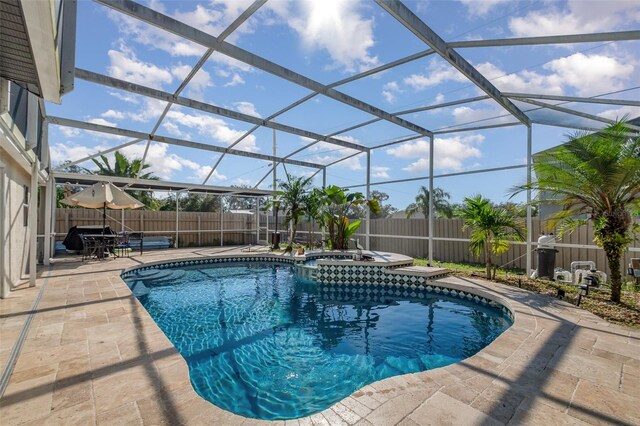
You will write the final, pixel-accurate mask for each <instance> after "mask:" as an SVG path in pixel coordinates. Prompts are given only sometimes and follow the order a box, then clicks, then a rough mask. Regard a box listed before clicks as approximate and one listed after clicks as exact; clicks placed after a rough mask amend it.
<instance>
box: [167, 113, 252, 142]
mask: <svg viewBox="0 0 640 426" xmlns="http://www.w3.org/2000/svg"><path fill="white" fill-rule="evenodd" d="M166 120H167V123H171V124H172V125H173V126H174V127H173V128H172V129H171V124H170V125H169V126H170V129H171V130H173V131H175V130H180V128H188V129H195V130H196V131H197V132H198V134H199V135H201V136H204V137H206V138H211V139H213V140H214V141H217V142H220V143H222V144H224V145H230V144H232V143H233V142H235V141H236V140H237V139H238V138H240V137H241V136H242V135H244V134H245V132H244V131H242V130H235V129H232V128H231V127H230V126H229V124H228V123H227V122H226V121H224V120H222V119H221V118H217V117H215V116H212V115H208V114H186V113H184V112H182V110H181V109H178V108H175V109H171V110H170V111H169V112H168V113H167V116H166ZM174 134H175V133H174ZM235 148H237V149H242V150H245V151H251V152H256V151H259V150H260V149H259V148H258V146H257V145H256V137H255V135H249V136H247V137H246V138H244V139H243V140H242V142H240V143H239V144H238V145H236V146H235Z"/></svg>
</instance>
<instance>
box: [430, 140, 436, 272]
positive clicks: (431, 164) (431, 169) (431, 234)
mask: <svg viewBox="0 0 640 426" xmlns="http://www.w3.org/2000/svg"><path fill="white" fill-rule="evenodd" d="M434 143H435V142H434V139H433V136H430V137H429V229H428V231H429V265H430V266H433V151H434Z"/></svg>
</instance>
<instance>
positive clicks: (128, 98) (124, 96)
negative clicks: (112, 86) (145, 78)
mask: <svg viewBox="0 0 640 426" xmlns="http://www.w3.org/2000/svg"><path fill="white" fill-rule="evenodd" d="M109 95H111V96H113V97H114V98H118V99H120V100H121V101H125V102H127V103H129V104H138V103H140V102H139V101H138V97H137V96H136V95H132V94H131V93H126V92H122V93H120V92H109Z"/></svg>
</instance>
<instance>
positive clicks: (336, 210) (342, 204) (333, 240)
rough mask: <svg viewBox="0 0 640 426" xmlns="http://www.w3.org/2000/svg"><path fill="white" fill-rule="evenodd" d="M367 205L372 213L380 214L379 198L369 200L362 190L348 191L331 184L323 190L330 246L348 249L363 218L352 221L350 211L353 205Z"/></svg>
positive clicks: (322, 204)
mask: <svg viewBox="0 0 640 426" xmlns="http://www.w3.org/2000/svg"><path fill="white" fill-rule="evenodd" d="M361 205H366V206H367V207H368V208H369V209H370V210H371V212H372V213H374V214H378V213H379V212H380V206H379V204H378V200H376V199H375V198H374V199H371V200H367V199H366V197H365V196H364V194H362V193H360V192H352V193H347V191H346V190H344V189H342V188H340V187H339V186H335V185H332V186H329V187H327V188H325V189H324V191H322V198H321V202H320V206H321V209H322V214H323V216H324V221H325V226H326V228H327V232H328V233H329V238H328V240H327V242H328V245H329V248H331V249H334V250H346V249H347V248H348V245H349V238H351V236H352V235H353V234H355V232H356V231H357V230H358V228H359V227H360V224H361V222H362V221H361V220H359V219H358V220H355V221H353V222H351V221H350V220H349V216H348V215H349V212H350V211H351V209H352V207H353V206H361Z"/></svg>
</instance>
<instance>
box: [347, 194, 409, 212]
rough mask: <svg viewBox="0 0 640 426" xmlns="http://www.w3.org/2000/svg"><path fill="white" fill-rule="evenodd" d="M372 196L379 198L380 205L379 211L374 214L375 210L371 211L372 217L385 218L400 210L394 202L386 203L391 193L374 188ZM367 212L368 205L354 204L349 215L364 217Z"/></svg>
mask: <svg viewBox="0 0 640 426" xmlns="http://www.w3.org/2000/svg"><path fill="white" fill-rule="evenodd" d="M371 198H372V199H375V200H378V205H379V206H380V212H379V213H377V214H374V213H373V212H371V219H384V218H385V217H389V216H391V215H392V214H393V213H395V212H397V211H398V209H397V208H395V207H394V206H393V205H392V204H390V203H386V204H385V201H387V200H388V199H389V194H387V193H386V192H382V191H378V190H375V189H374V190H373V191H371ZM366 214H367V209H366V207H365V206H361V205H360V206H353V207H352V208H351V212H350V214H349V216H350V217H352V218H363V217H365V215H366Z"/></svg>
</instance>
